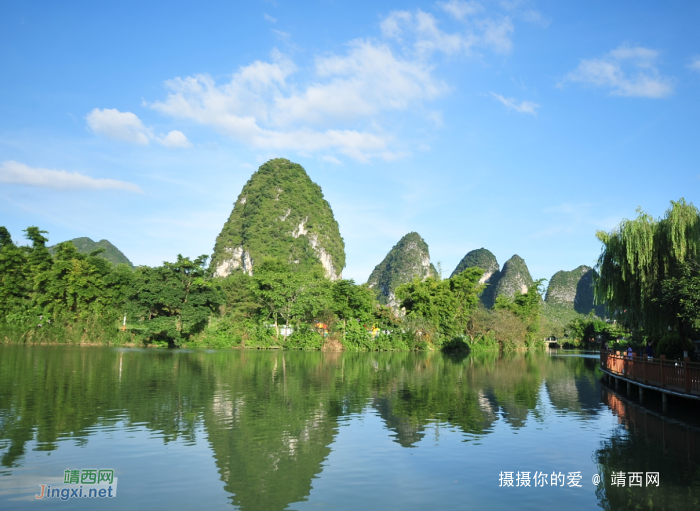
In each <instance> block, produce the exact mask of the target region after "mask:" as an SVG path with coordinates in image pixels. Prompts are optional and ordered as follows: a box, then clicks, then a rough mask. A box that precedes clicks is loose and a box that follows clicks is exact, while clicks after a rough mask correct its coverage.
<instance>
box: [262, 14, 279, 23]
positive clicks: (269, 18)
mask: <svg viewBox="0 0 700 511" xmlns="http://www.w3.org/2000/svg"><path fill="white" fill-rule="evenodd" d="M263 17H264V18H265V21H269V22H270V23H277V18H273V17H272V16H270V15H269V14H267V13H264V14H263Z"/></svg>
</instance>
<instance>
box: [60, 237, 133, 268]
mask: <svg viewBox="0 0 700 511" xmlns="http://www.w3.org/2000/svg"><path fill="white" fill-rule="evenodd" d="M68 241H69V242H71V243H72V244H73V245H75V248H76V249H77V250H78V252H80V253H82V254H89V253H91V252H94V251H95V250H98V249H101V248H102V249H104V252H102V253H101V254H100V255H99V257H104V258H105V259H107V260H108V261H109V262H111V263H112V264H128V265H129V266H131V267H132V268H133V266H134V265H133V264H132V263H131V261H129V258H128V257H126V256H125V255H124V254H123V252H122V251H121V250H119V249H118V248H117V247H115V246H114V245H112V243H110V242H109V241H108V240H100V241H98V242H94V241H92V240H91V239H90V238H86V237H83V238H74V239H72V240H68ZM48 249H49V253H51V255H53V254H54V253H55V252H56V245H53V246H51V247H48Z"/></svg>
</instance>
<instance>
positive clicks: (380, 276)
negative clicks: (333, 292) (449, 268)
mask: <svg viewBox="0 0 700 511" xmlns="http://www.w3.org/2000/svg"><path fill="white" fill-rule="evenodd" d="M430 276H437V271H436V270H435V267H434V266H433V265H432V264H431V263H430V251H429V249H428V244H427V243H426V242H425V241H424V240H423V238H421V236H420V234H418V233H417V232H409V233H408V234H406V235H405V236H404V237H403V238H401V239H400V240H399V242H398V243H397V244H396V245H394V247H393V248H392V249H391V250H390V251H389V253H388V254H387V255H386V257H385V258H384V260H383V261H382V262H381V263H379V264H378V265H377V266H376V267H375V268H374V271H372V274H371V275H370V276H369V280H368V281H367V284H369V287H370V288H372V289H374V290H375V291H376V292H377V297H378V299H379V302H380V303H383V304H386V305H390V306H392V307H396V306H398V302H397V300H396V296H395V294H394V291H395V290H396V288H397V287H398V286H400V285H401V284H406V283H407V282H411V281H412V280H413V279H414V278H416V277H419V278H420V279H425V278H427V277H430Z"/></svg>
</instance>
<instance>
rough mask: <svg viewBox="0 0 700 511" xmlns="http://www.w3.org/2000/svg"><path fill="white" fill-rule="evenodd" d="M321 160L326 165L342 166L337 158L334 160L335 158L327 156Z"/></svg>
mask: <svg viewBox="0 0 700 511" xmlns="http://www.w3.org/2000/svg"><path fill="white" fill-rule="evenodd" d="M321 159H322V160H323V161H327V162H328V163H332V164H333V165H342V164H343V162H341V161H340V160H339V159H338V158H336V157H335V156H332V155H329V154H326V155H323V156H321Z"/></svg>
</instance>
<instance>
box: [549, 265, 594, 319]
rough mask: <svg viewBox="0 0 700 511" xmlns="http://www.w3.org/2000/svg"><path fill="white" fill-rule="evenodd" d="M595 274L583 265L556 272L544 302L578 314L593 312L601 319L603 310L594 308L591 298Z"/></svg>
mask: <svg viewBox="0 0 700 511" xmlns="http://www.w3.org/2000/svg"><path fill="white" fill-rule="evenodd" d="M597 275H598V274H597V272H596V271H595V270H594V269H593V268H591V267H589V266H585V265H581V266H579V267H578V268H576V269H574V270H571V271H558V272H557V273H555V274H554V275H553V276H552V278H551V279H550V281H549V287H548V288H547V297H546V298H545V301H546V302H547V303H548V304H549V305H559V306H562V307H565V308H567V309H573V310H575V311H576V312H578V313H579V314H588V313H589V312H590V311H593V312H594V314H595V315H596V316H599V317H603V315H604V314H605V308H604V307H603V306H601V305H598V306H596V305H595V301H594V296H593V285H594V284H593V283H594V280H595V278H596V277H597Z"/></svg>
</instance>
